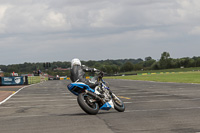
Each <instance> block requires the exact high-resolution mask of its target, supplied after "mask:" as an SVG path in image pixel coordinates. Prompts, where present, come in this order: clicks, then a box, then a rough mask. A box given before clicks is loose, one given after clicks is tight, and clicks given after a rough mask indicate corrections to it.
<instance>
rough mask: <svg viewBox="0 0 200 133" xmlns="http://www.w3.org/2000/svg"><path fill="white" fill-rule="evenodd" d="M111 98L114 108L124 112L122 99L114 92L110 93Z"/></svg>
mask: <svg viewBox="0 0 200 133" xmlns="http://www.w3.org/2000/svg"><path fill="white" fill-rule="evenodd" d="M112 100H113V104H114V108H115V109H116V110H117V111H118V112H124V111H125V106H124V103H123V102H122V100H121V99H120V98H119V97H117V96H116V95H115V94H112Z"/></svg>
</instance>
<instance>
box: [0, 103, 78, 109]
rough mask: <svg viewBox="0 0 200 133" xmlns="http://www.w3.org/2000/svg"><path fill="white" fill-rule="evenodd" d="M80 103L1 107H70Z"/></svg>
mask: <svg viewBox="0 0 200 133" xmlns="http://www.w3.org/2000/svg"><path fill="white" fill-rule="evenodd" d="M77 104H78V103H76V104H75V103H66V104H61V105H34V106H15V107H13V106H12V107H1V108H0V110H1V109H11V108H42V107H53V108H54V107H69V105H77Z"/></svg>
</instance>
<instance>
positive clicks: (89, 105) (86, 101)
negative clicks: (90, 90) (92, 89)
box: [77, 93, 99, 115]
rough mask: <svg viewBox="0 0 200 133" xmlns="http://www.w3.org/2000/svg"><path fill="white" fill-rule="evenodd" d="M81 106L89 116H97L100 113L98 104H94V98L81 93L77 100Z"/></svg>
mask: <svg viewBox="0 0 200 133" xmlns="http://www.w3.org/2000/svg"><path fill="white" fill-rule="evenodd" d="M77 101H78V104H79V106H80V107H81V108H82V110H83V111H85V112H86V113H87V114H90V115H96V114H97V113H98V111H99V105H98V103H96V102H94V99H93V98H92V96H90V95H88V94H86V93H80V94H79V95H78V98H77Z"/></svg>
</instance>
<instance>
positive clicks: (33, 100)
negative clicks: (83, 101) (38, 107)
mask: <svg viewBox="0 0 200 133" xmlns="http://www.w3.org/2000/svg"><path fill="white" fill-rule="evenodd" d="M67 100H77V99H58V100H29V101H9V103H27V102H28V103H29V102H57V101H67Z"/></svg>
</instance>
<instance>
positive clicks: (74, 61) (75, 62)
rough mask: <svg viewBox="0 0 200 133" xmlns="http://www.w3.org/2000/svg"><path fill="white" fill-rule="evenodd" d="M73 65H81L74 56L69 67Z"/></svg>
mask: <svg viewBox="0 0 200 133" xmlns="http://www.w3.org/2000/svg"><path fill="white" fill-rule="evenodd" d="M75 65H78V66H81V61H80V60H79V59H78V58H74V59H73V60H72V61H71V68H72V67H73V66H75Z"/></svg>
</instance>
